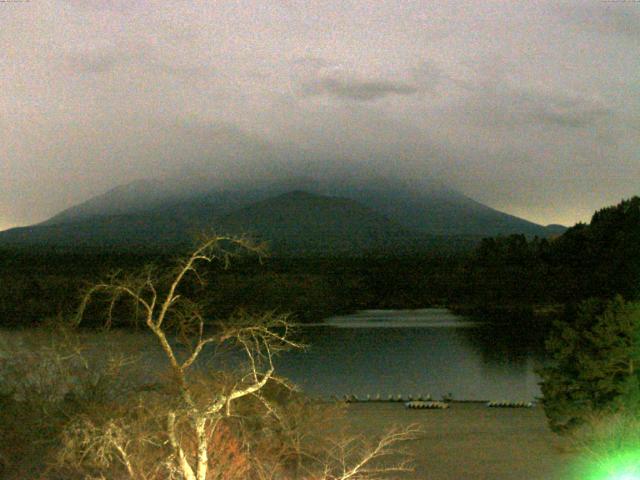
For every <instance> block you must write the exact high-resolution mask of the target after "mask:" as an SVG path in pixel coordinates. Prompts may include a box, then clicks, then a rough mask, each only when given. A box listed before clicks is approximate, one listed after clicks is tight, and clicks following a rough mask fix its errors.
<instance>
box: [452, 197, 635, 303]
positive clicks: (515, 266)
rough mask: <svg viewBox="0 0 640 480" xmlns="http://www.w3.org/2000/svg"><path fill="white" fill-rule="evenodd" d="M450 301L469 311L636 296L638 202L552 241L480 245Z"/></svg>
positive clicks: (511, 239) (503, 240) (514, 239)
mask: <svg viewBox="0 0 640 480" xmlns="http://www.w3.org/2000/svg"><path fill="white" fill-rule="evenodd" d="M462 277H463V278H464V280H463V281H461V282H460V283H459V284H458V285H457V287H458V288H457V289H456V294H457V295H456V298H457V299H458V300H459V301H460V302H461V303H463V304H467V305H472V306H474V307H475V308H480V309H481V308H486V309H489V308H491V307H492V306H493V307H507V308H508V307H512V308H515V307H517V306H522V307H524V306H532V305H539V306H545V305H547V306H548V305H554V304H555V305H573V304H577V303H579V302H581V301H583V300H585V299H587V298H600V299H609V298H612V297H614V296H615V295H617V294H619V295H621V296H622V297H623V298H625V299H627V300H630V299H634V298H636V297H637V296H638V294H639V293H640V198H639V197H634V198H632V199H630V200H625V201H622V202H621V203H620V204H618V205H616V206H612V207H608V208H604V209H602V210H600V211H598V212H596V213H595V214H594V215H593V218H592V220H591V223H590V224H588V225H587V224H583V223H579V224H577V225H575V226H574V227H572V228H570V229H568V230H567V231H566V232H565V233H564V234H562V235H560V236H559V237H557V238H554V239H539V238H534V239H527V238H525V237H524V236H523V235H512V236H508V237H499V238H488V239H484V240H482V242H481V244H480V245H479V247H478V248H477V249H476V251H475V253H474V255H473V256H472V258H471V259H470V260H469V261H468V262H467V263H466V264H465V266H464V273H463V274H462Z"/></svg>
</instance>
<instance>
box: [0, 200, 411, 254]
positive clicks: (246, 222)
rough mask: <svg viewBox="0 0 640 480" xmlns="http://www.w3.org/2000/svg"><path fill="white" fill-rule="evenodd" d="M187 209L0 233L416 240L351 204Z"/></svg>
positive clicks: (283, 249)
mask: <svg viewBox="0 0 640 480" xmlns="http://www.w3.org/2000/svg"><path fill="white" fill-rule="evenodd" d="M189 205H190V207H191V209H189V208H186V207H184V205H183V204H182V206H183V207H184V208H183V209H182V210H180V209H177V210H174V209H160V208H157V209H154V210H151V211H148V212H144V213H137V214H129V215H102V216H93V217H89V218H82V219H80V220H75V221H65V222H62V223H56V224H46V225H43V224H41V225H36V226H32V227H23V228H15V229H12V230H8V231H6V232H2V233H0V244H4V245H57V246H65V247H74V246H85V247H127V246H129V247H132V246H145V247H170V246H171V245H179V244H186V243H188V242H190V241H191V240H192V239H193V237H194V236H195V235H197V234H198V233H199V232H201V231H203V230H209V231H210V230H213V231H215V232H217V233H228V234H235V235H241V234H249V235H251V236H252V237H254V238H256V239H258V240H265V241H267V242H268V243H269V244H270V246H271V250H272V251H275V252H277V253H323V254H329V253H345V252H350V253H355V252H359V251H362V250H371V249H381V248H395V247H403V246H404V247H406V246H408V245H413V244H415V243H416V242H418V241H419V239H420V238H421V236H420V235H416V234H415V233H413V232H411V231H409V230H408V229H405V228H403V227H402V226H401V225H400V224H398V223H396V222H394V221H392V220H389V219H387V218H385V217H384V216H382V215H380V214H378V213H376V212H374V211H373V210H371V209H369V208H367V207H364V206H362V205H360V204H358V203H357V202H354V201H353V200H349V199H344V198H335V197H327V196H322V195H314V194H310V193H306V192H300V191H295V192H290V193H286V194H282V195H279V196H276V197H272V198H269V199H266V200H262V201H258V202H254V203H252V204H250V205H248V206H246V207H242V208H239V209H236V210H233V211H231V212H228V213H220V211H219V210H217V209H214V208H211V207H210V206H209V205H208V204H204V205H200V207H197V206H195V205H193V204H189Z"/></svg>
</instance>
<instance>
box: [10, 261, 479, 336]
mask: <svg viewBox="0 0 640 480" xmlns="http://www.w3.org/2000/svg"><path fill="white" fill-rule="evenodd" d="M178 255H179V254H176V253H173V254H169V253H166V252H145V253H135V252H121V251H106V250H102V251H83V252H80V253H79V252H75V253H74V252H70V251H55V250H51V249H49V250H26V249H22V250H14V249H9V250H4V251H0V325H2V324H3V325H32V324H34V323H38V322H40V321H43V320H46V319H48V318H55V317H57V316H60V315H62V316H67V315H70V314H73V312H74V310H75V308H77V306H78V305H79V303H80V301H81V298H82V293H83V291H84V289H85V288H86V287H87V286H88V285H89V284H91V283H94V282H97V281H99V280H101V279H104V278H105V277H107V276H108V275H110V274H112V273H114V272H117V271H122V272H124V273H126V272H135V271H136V270H140V269H142V268H143V267H145V266H146V265H151V264H153V265H156V266H157V267H158V270H162V269H163V268H164V267H167V266H171V264H172V263H175V259H176V257H177V256H178ZM466 258H467V257H466V256H465V255H463V254H460V253H457V254H455V255H452V254H446V255H445V254H436V253H425V254H422V255H419V254H415V255H401V256H395V255H379V254H376V255H371V256H362V257H330V258H325V257H296V258H291V257H267V258H265V259H263V261H258V260H257V259H256V258H251V257H239V258H236V259H234V261H233V262H231V263H230V265H229V266H228V268H221V267H219V266H211V267H210V269H209V270H208V271H206V272H205V273H204V276H203V279H204V280H205V282H204V284H202V285H201V284H199V283H198V282H196V281H195V279H192V281H191V283H187V284H186V285H185V288H187V289H190V290H191V291H190V294H192V295H196V296H197V297H198V298H199V299H200V300H202V303H203V304H204V305H206V307H207V310H208V311H207V314H208V316H209V317H210V318H214V319H215V318H224V317H226V316H227V315H229V314H231V313H232V312H233V311H235V310H237V309H244V310H248V311H251V312H261V311H265V310H276V311H278V312H281V313H284V312H291V313H292V314H293V316H294V319H295V320H297V321H313V320H318V319H321V318H323V317H326V316H328V315H331V314H336V313H343V312H350V311H354V310H358V309H365V308H418V307H425V306H432V305H446V304H447V303H449V301H450V300H451V299H452V298H453V297H454V295H455V290H456V285H455V281H454V278H455V275H454V273H455V272H458V271H461V270H462V265H463V264H464V262H465V261H466ZM96 311H98V308H96ZM119 312H120V316H121V317H124V316H126V315H129V314H130V313H131V312H128V311H126V310H123V309H121V310H119Z"/></svg>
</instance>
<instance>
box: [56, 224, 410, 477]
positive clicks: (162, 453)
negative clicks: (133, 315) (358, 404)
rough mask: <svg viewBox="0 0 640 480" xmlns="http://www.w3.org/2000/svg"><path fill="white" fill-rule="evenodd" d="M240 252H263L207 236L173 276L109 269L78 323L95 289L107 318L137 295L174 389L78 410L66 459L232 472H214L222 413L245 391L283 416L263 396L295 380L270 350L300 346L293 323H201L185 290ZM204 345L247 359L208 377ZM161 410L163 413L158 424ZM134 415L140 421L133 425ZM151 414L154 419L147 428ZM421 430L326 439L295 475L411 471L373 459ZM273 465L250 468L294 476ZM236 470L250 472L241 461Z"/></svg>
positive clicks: (275, 319)
mask: <svg viewBox="0 0 640 480" xmlns="http://www.w3.org/2000/svg"><path fill="white" fill-rule="evenodd" d="M241 252H245V253H246V252H253V253H256V254H259V255H260V254H262V248H261V247H260V246H257V245H255V244H253V243H251V242H249V241H247V240H246V239H242V238H233V237H228V236H213V237H209V238H206V239H205V240H204V241H202V242H201V243H200V245H199V246H198V247H197V248H196V249H195V250H194V251H193V252H192V253H191V254H190V255H189V256H188V257H186V258H185V259H184V260H182V261H180V262H179V263H178V266H177V268H176V269H175V270H174V271H173V272H172V274H171V275H170V276H169V278H168V280H165V281H161V280H160V277H159V276H158V274H157V271H156V270H155V269H153V268H147V269H145V270H144V271H143V272H142V273H141V274H139V275H136V276H126V275H122V274H117V275H113V276H112V277H110V278H109V279H108V281H105V282H101V283H97V284H95V285H93V286H92V287H91V288H90V289H89V290H88V291H87V293H86V295H85V296H84V298H83V301H82V303H81V306H80V309H79V313H78V321H79V322H80V321H81V319H82V318H83V317H84V316H85V312H86V309H87V307H88V305H89V303H90V302H91V301H92V299H93V298H95V297H96V296H103V297H104V296H106V298H108V302H109V307H108V309H107V310H108V320H107V325H110V323H111V318H112V315H113V313H114V311H115V310H116V308H117V307H118V305H120V304H121V301H124V300H129V301H130V302H132V303H133V305H134V306H135V307H136V309H137V311H138V313H139V314H140V318H141V319H142V323H143V324H144V326H145V328H146V329H148V330H149V331H150V332H151V333H152V334H153V337H154V338H155V339H156V340H157V342H158V343H159V345H160V347H161V349H162V352H163V357H164V358H165V359H166V361H167V363H168V366H169V369H170V372H171V382H170V384H171V385H173V386H174V387H173V388H174V390H173V391H174V392H175V393H174V394H171V395H168V396H164V397H161V398H160V400H158V399H157V398H156V400H153V397H151V396H149V395H148V396H147V397H144V398H145V400H138V401H137V406H136V408H132V406H131V405H128V406H125V407H124V408H123V409H121V412H120V413H119V414H118V415H119V416H118V415H112V416H111V417H110V418H107V420H106V421H102V422H96V421H94V420H93V419H92V418H91V417H90V416H88V415H84V416H79V417H78V418H77V419H76V420H75V421H74V422H71V423H70V424H69V426H68V428H67V429H66V431H65V441H64V444H65V445H66V447H65V448H64V449H63V454H62V455H61V458H62V460H63V462H66V463H67V464H70V463H71V464H73V463H75V464H76V465H79V464H80V463H83V462H84V463H85V464H86V463H87V462H88V463H89V464H90V466H91V467H92V468H93V471H94V472H95V471H100V469H101V468H104V469H108V468H110V467H113V465H114V464H116V465H119V468H120V471H121V472H122V474H123V475H125V476H128V477H129V478H131V479H148V480H151V479H156V478H158V479H159V478H175V479H182V480H211V479H213V478H221V479H225V480H226V479H231V478H236V477H233V475H231V474H230V473H228V472H227V473H224V472H223V473H220V472H219V471H216V472H214V468H213V467H212V465H215V464H216V460H217V459H220V458H223V457H224V456H225V454H228V452H225V451H223V450H224V448H225V447H228V445H229V444H228V443H227V444H226V446H225V444H224V443H221V442H220V435H224V432H225V428H227V427H226V426H225V421H227V420H229V419H231V418H234V416H235V415H236V412H235V411H234V409H235V405H237V404H238V402H239V401H240V400H252V401H256V402H258V404H260V405H262V406H263V409H264V411H266V412H267V414H268V415H271V416H274V417H276V418H279V419H280V420H282V419H283V414H282V412H280V413H278V412H277V411H276V408H275V407H274V406H273V405H272V402H270V400H269V399H268V396H267V395H265V391H266V390H267V388H266V387H267V386H268V385H273V384H278V385H281V386H284V388H285V389H288V388H291V387H290V385H289V384H288V383H287V381H286V380H285V379H282V378H280V377H278V376H277V375H276V373H275V367H274V356H276V355H277V354H278V353H279V352H281V351H283V350H286V349H290V348H300V347H301V345H300V344H299V343H297V342H295V341H294V340H292V339H291V325H290V323H289V322H288V320H287V317H286V316H278V315H274V314H265V315H262V316H259V317H249V316H246V315H236V316H233V317H232V318H231V319H230V320H229V321H225V322H220V323H218V324H216V325H215V326H213V327H212V326H210V325H207V324H206V323H205V318H204V317H205V316H204V314H203V312H202V309H201V307H200V305H199V304H198V303H196V302H193V301H192V300H190V299H188V298H185V297H186V296H183V294H182V293H181V287H182V286H183V284H184V283H185V282H186V281H187V279H188V278H189V277H192V278H190V279H189V281H191V279H195V280H196V281H202V279H201V278H200V276H199V273H198V266H199V265H201V264H203V263H211V262H222V264H223V265H225V266H226V265H228V263H229V261H230V259H231V257H233V256H234V255H236V254H239V253H241ZM176 339H177V340H176ZM207 345H210V346H211V347H212V348H216V349H220V348H222V347H224V346H230V347H231V348H232V349H233V352H234V353H233V354H234V355H238V354H240V355H242V358H243V360H242V361H239V362H238V363H240V364H242V366H243V367H242V368H241V369H240V370H239V371H238V372H236V373H237V375H235V376H227V377H225V378H222V377H218V378H216V379H214V380H208V383H206V382H205V383H203V379H202V375H201V374H200V373H199V372H198V368H197V365H198V361H199V358H200V357H201V354H202V353H203V351H204V349H205V347H207ZM140 398H142V397H140ZM154 401H155V402H156V403H155V407H154V406H153V402H154ZM284 415H285V416H286V412H285V414H284ZM159 416H163V417H164V419H163V420H162V422H161V424H162V427H160V428H159V429H158V427H157V423H158V422H157V420H158V417H159ZM136 422H138V426H137V427H135V428H134V427H132V425H135V424H136ZM145 422H146V423H145ZM153 422H156V424H155V427H151V428H150V427H149V424H150V423H153ZM154 428H155V429H156V431H158V430H159V431H160V432H161V433H160V435H159V436H157V435H156V436H155V437H154V436H153V435H150V434H147V433H146V432H148V431H153V429H154ZM140 432H142V433H140ZM415 434H416V430H415V429H414V428H409V429H405V430H400V431H393V432H390V433H389V434H388V435H386V436H385V437H384V438H383V439H382V440H381V441H380V442H379V443H378V444H375V445H372V446H370V447H369V448H365V447H364V444H363V443H361V442H359V441H355V440H349V441H343V442H337V443H336V444H335V445H334V446H333V448H327V450H326V452H325V453H327V454H326V455H324V456H313V457H312V456H311V455H308V458H309V459H310V461H309V462H308V467H307V468H306V469H305V473H300V475H302V476H299V477H295V478H308V479H313V480H338V479H339V480H348V479H351V480H356V479H364V478H367V479H369V478H378V477H379V476H380V475H383V474H389V473H391V472H396V473H397V472H399V471H405V470H406V469H407V465H406V464H405V463H392V465H391V466H384V465H383V464H381V466H379V467H376V468H374V467H373V466H372V465H374V464H375V463H376V462H377V461H379V460H380V459H382V458H383V457H386V456H388V455H389V454H390V453H391V451H392V448H391V447H392V446H394V445H395V444H396V443H398V442H400V441H402V440H406V439H408V438H411V437H413V436H414V435H415ZM297 448H298V451H297V452H296V454H298V455H302V454H303V452H302V449H303V448H302V447H301V446H299V445H298V447H297ZM141 449H155V451H156V452H159V453H158V454H157V456H156V457H154V461H152V462H149V461H147V462H146V463H145V462H139V461H136V458H138V457H140V455H139V452H140V450H141ZM267 464H269V465H267ZM277 464H278V461H277V460H274V462H262V463H259V462H256V465H254V467H255V468H253V471H254V474H252V476H253V477H254V478H292V477H290V476H289V475H290V474H287V473H286V472H285V471H284V469H283V468H280V466H278V465H277ZM270 465H271V466H270ZM273 465H275V467H274V466H273ZM236 470H237V471H238V472H240V471H242V472H244V470H242V469H241V468H240V467H238V468H237V469H236ZM267 472H270V473H269V474H267ZM238 475H240V474H239V473H238ZM244 475H246V472H245V473H244ZM238 478H243V477H238ZM244 478H249V477H244Z"/></svg>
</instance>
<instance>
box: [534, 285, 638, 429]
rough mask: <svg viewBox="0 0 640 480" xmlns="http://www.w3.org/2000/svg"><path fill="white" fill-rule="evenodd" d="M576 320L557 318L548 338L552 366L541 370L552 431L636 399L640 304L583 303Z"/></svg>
mask: <svg viewBox="0 0 640 480" xmlns="http://www.w3.org/2000/svg"><path fill="white" fill-rule="evenodd" d="M570 316H571V317H573V318H572V319H571V320H565V321H559V322H557V323H556V325H555V328H554V330H553V332H552V333H551V335H550V337H549V339H548V340H547V345H546V347H547V350H548V351H549V353H550V354H551V361H550V363H549V365H547V366H546V367H545V368H543V369H541V370H540V372H539V373H540V375H541V377H542V382H541V388H542V394H543V404H544V408H545V413H546V415H547V418H548V420H549V425H550V427H551V429H552V430H554V431H556V432H558V433H569V432H570V431H571V430H572V429H573V428H574V427H577V426H579V425H581V424H583V423H584V422H585V420H586V419H587V418H588V417H589V415H591V414H593V413H596V412H606V411H612V412H613V411H619V410H621V409H624V408H625V407H629V406H630V405H631V403H633V402H637V399H638V398H640V395H638V392H639V389H638V365H639V363H638V360H639V359H640V355H639V349H638V336H639V334H640V303H627V302H625V301H624V300H623V298H622V297H621V296H616V297H615V298H614V299H613V300H611V301H608V302H602V301H600V300H594V299H591V300H587V301H584V302H582V303H581V304H580V305H579V307H578V309H577V312H575V315H570Z"/></svg>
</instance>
